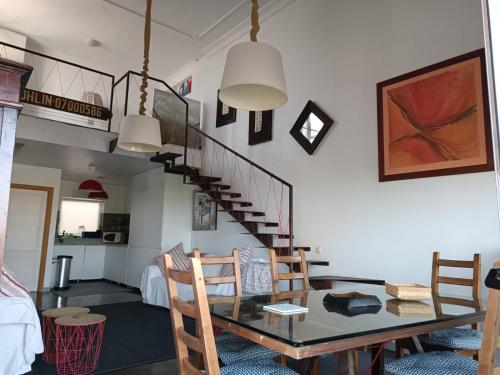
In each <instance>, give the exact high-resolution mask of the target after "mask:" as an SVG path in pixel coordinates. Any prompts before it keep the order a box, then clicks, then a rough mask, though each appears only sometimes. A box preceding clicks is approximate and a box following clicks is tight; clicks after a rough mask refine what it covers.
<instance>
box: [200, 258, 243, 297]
mask: <svg viewBox="0 0 500 375" xmlns="http://www.w3.org/2000/svg"><path fill="white" fill-rule="evenodd" d="M193 255H194V257H195V258H196V259H199V260H200V262H201V264H202V265H217V264H222V266H223V267H224V265H226V264H230V265H231V268H232V275H231V276H206V277H205V285H213V284H233V286H234V294H235V295H236V296H241V294H242V292H241V275H240V261H239V258H238V250H236V249H233V251H232V253H231V255H230V256H201V253H200V250H199V249H194V250H193Z"/></svg>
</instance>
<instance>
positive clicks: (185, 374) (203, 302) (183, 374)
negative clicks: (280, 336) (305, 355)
mask: <svg viewBox="0 0 500 375" xmlns="http://www.w3.org/2000/svg"><path fill="white" fill-rule="evenodd" d="M164 257H165V274H166V280H167V290H168V298H169V300H170V317H171V320H172V328H173V332H174V341H175V350H176V354H177V363H178V367H179V374H180V375H202V374H205V375H219V374H221V375H239V374H248V375H257V374H261V375H266V374H267V375H270V374H278V373H279V374H284V375H298V374H297V373H296V372H295V371H293V370H291V369H289V368H287V367H282V366H280V365H279V364H278V363H276V362H274V361H273V360H272V359H271V358H256V359H253V358H251V359H246V360H244V361H240V362H238V363H234V364H231V365H226V366H224V367H222V368H221V367H219V359H218V355H217V346H216V344H215V338H214V333H213V330H212V319H211V316H210V308H209V304H208V296H207V292H206V288H205V283H204V277H203V271H202V268H201V262H200V260H199V259H197V258H196V257H194V258H191V259H190V265H191V267H190V270H189V271H180V270H177V269H174V267H173V262H172V258H171V256H170V255H168V254H165V256H164ZM178 283H181V284H190V285H192V286H193V295H194V299H193V301H191V302H190V301H183V300H181V299H180V298H179V293H178V291H177V284H178ZM184 316H186V317H189V318H191V319H194V320H195V321H196V326H197V327H198V329H197V332H196V334H195V335H192V334H190V333H188V332H187V331H186V330H185V327H184V320H183V317H184ZM188 350H192V351H194V352H195V353H199V354H200V355H201V357H202V358H203V361H202V366H203V369H200V368H199V367H201V366H198V365H196V364H195V363H193V362H192V361H191V358H190V357H189V352H188Z"/></svg>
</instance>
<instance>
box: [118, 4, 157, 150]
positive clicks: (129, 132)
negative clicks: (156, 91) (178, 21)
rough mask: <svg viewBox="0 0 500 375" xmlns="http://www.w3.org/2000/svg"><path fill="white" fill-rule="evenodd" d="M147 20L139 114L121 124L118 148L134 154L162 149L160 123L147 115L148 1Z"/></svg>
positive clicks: (149, 22) (149, 15)
mask: <svg viewBox="0 0 500 375" xmlns="http://www.w3.org/2000/svg"><path fill="white" fill-rule="evenodd" d="M146 2H147V8H146V19H145V24H144V63H143V65H142V73H141V75H142V83H141V87H140V91H141V100H140V102H139V114H138V115H127V116H125V117H124V118H123V119H122V121H121V124H120V134H119V135H118V147H119V148H121V149H123V150H126V151H134V152H158V151H160V149H161V134H160V122H159V121H158V119H155V118H153V117H151V116H147V115H146V108H145V103H146V98H147V95H148V94H147V92H146V88H147V87H148V65H149V44H150V39H151V3H152V0H146Z"/></svg>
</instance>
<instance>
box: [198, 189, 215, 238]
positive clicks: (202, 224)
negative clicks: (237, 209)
mask: <svg viewBox="0 0 500 375" xmlns="http://www.w3.org/2000/svg"><path fill="white" fill-rule="evenodd" d="M193 230H196V231H200V230H217V202H215V201H214V200H213V199H212V198H211V197H210V196H209V195H208V194H206V193H202V192H200V191H195V192H194V194H193Z"/></svg>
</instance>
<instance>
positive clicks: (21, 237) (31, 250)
mask: <svg viewBox="0 0 500 375" xmlns="http://www.w3.org/2000/svg"><path fill="white" fill-rule="evenodd" d="M53 195H54V188H53V187H50V186H38V185H24V184H14V183H13V184H11V189H10V198H9V214H8V217H7V231H6V233H7V236H6V239H5V254H4V262H5V264H6V265H7V266H8V267H9V268H10V269H11V270H12V271H13V272H14V273H15V275H16V277H17V278H18V280H19V281H20V282H21V283H23V284H24V285H25V286H26V288H27V289H28V290H29V291H41V290H42V289H43V282H44V279H45V265H46V262H47V248H48V241H49V231H50V219H51V215H52V201H53Z"/></svg>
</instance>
